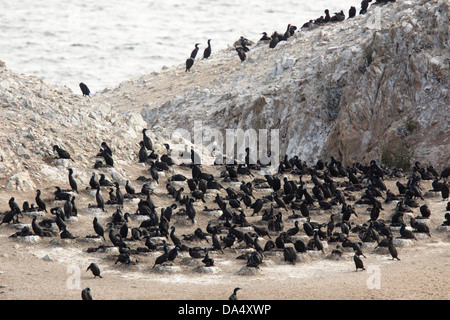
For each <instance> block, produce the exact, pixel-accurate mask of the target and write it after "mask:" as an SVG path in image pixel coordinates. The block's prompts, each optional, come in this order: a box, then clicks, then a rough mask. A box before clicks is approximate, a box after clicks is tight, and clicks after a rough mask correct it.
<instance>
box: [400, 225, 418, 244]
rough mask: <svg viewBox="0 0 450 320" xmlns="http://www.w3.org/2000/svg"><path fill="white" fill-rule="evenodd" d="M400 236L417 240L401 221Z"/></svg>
mask: <svg viewBox="0 0 450 320" xmlns="http://www.w3.org/2000/svg"><path fill="white" fill-rule="evenodd" d="M400 236H401V238H403V239H414V240H417V238H416V236H415V235H414V233H413V232H412V231H411V230H408V229H406V225H405V224H404V223H403V224H402V226H401V227H400Z"/></svg>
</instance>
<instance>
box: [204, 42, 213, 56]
mask: <svg viewBox="0 0 450 320" xmlns="http://www.w3.org/2000/svg"><path fill="white" fill-rule="evenodd" d="M210 56H211V39H208V46H207V47H206V48H205V51H203V59H208V58H209V57H210Z"/></svg>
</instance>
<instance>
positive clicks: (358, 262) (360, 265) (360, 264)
mask: <svg viewBox="0 0 450 320" xmlns="http://www.w3.org/2000/svg"><path fill="white" fill-rule="evenodd" d="M353 261H354V262H355V267H356V270H355V271H358V269H363V270H366V269H365V268H364V263H363V262H362V260H361V259H360V258H359V257H358V255H357V254H356V253H355V255H354V256H353Z"/></svg>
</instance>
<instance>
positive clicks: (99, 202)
mask: <svg viewBox="0 0 450 320" xmlns="http://www.w3.org/2000/svg"><path fill="white" fill-rule="evenodd" d="M95 199H96V200H97V206H98V207H99V208H100V209H102V210H103V211H105V200H103V197H102V195H101V193H100V185H99V186H97V193H96V194H95Z"/></svg>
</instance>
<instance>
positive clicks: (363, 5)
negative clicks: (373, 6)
mask: <svg viewBox="0 0 450 320" xmlns="http://www.w3.org/2000/svg"><path fill="white" fill-rule="evenodd" d="M371 1H372V0H363V1H361V10H360V11H359V14H365V13H367V8H368V7H369V2H371Z"/></svg>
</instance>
